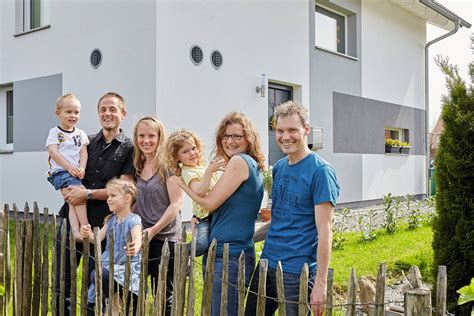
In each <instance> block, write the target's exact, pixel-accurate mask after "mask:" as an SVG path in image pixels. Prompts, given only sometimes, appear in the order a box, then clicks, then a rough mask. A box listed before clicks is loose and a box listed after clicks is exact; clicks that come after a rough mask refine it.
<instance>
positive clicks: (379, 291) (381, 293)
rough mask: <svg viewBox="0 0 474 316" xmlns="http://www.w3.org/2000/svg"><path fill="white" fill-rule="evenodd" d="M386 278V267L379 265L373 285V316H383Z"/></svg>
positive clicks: (382, 264)
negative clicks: (375, 281) (375, 282)
mask: <svg viewBox="0 0 474 316" xmlns="http://www.w3.org/2000/svg"><path fill="white" fill-rule="evenodd" d="M386 278H387V265H386V264H385V263H381V264H380V266H379V272H378V274H377V284H376V285H375V316H384V315H385V304H384V303H385V280H386Z"/></svg>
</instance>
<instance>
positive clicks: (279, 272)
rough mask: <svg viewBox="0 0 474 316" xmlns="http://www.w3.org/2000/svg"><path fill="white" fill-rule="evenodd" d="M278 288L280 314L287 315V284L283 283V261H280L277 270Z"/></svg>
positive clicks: (281, 315)
mask: <svg viewBox="0 0 474 316" xmlns="http://www.w3.org/2000/svg"><path fill="white" fill-rule="evenodd" d="M276 290H277V297H278V315H279V316H286V304H285V286H284V283H283V267H282V266H281V261H278V264H277V270H276Z"/></svg>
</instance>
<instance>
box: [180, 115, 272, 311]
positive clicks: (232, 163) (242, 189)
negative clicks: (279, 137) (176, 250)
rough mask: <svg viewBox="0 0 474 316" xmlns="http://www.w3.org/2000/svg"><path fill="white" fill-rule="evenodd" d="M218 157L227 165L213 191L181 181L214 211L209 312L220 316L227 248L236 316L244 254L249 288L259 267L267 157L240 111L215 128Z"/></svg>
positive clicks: (230, 305)
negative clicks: (256, 236) (256, 241)
mask: <svg viewBox="0 0 474 316" xmlns="http://www.w3.org/2000/svg"><path fill="white" fill-rule="evenodd" d="M214 156H215V157H214V158H218V157H222V158H224V159H225V160H226V161H227V167H226V170H225V171H224V173H223V174H222V176H221V177H220V179H219V181H218V182H217V183H216V185H215V186H214V188H213V189H212V190H211V191H210V192H209V193H208V195H206V196H205V197H199V196H197V195H196V194H194V193H193V192H192V191H191V190H189V188H188V187H187V186H186V185H184V183H183V182H182V181H180V186H181V188H182V189H183V190H184V191H185V192H186V193H187V194H188V195H189V196H190V197H191V198H192V199H193V200H194V201H196V202H197V203H199V204H200V205H201V206H202V207H204V208H206V209H208V210H210V212H212V222H211V233H210V239H211V240H212V239H214V238H215V239H216V240H217V256H216V263H215V272H214V276H215V277H214V278H213V280H214V283H213V293H212V305H211V314H212V315H219V308H220V300H221V279H220V278H221V276H222V268H223V263H222V252H223V248H224V244H225V243H228V244H229V283H230V284H229V287H228V301H227V313H228V315H237V308H238V303H237V302H238V299H237V298H238V296H237V294H238V293H237V287H236V286H237V276H238V269H237V267H238V259H239V256H240V253H241V252H242V251H243V252H244V253H245V265H246V269H245V271H246V284H247V285H248V283H249V281H250V274H251V272H252V271H253V267H254V266H255V251H254V245H253V240H252V237H253V233H254V228H255V220H256V218H257V214H258V211H259V209H260V205H261V203H262V198H263V181H262V176H261V174H260V171H261V170H263V169H264V166H265V157H264V155H263V153H262V150H261V148H260V138H259V136H258V133H257V130H256V129H255V127H254V126H253V124H252V122H251V121H250V120H249V119H248V118H247V116H245V115H244V114H242V113H239V112H232V113H229V114H228V115H226V116H225V117H224V119H223V120H222V121H221V123H220V124H219V126H218V127H217V130H216V142H215V147H214Z"/></svg>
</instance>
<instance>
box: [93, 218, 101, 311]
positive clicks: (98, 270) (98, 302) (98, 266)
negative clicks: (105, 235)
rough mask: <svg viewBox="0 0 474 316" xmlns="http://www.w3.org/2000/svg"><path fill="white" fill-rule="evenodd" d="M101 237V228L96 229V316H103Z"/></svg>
mask: <svg viewBox="0 0 474 316" xmlns="http://www.w3.org/2000/svg"><path fill="white" fill-rule="evenodd" d="M101 242H102V241H101V240H100V236H99V227H94V255H95V275H94V277H95V310H96V315H102V247H101Z"/></svg>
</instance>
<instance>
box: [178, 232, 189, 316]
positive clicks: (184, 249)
mask: <svg viewBox="0 0 474 316" xmlns="http://www.w3.org/2000/svg"><path fill="white" fill-rule="evenodd" d="M183 231H186V229H185V228H183ZM180 244H181V245H180V251H181V260H180V262H181V265H180V267H179V273H180V275H181V279H180V285H179V290H180V292H179V295H180V299H179V305H178V314H179V315H180V316H182V315H184V303H185V300H186V270H187V269H188V245H187V244H186V239H184V241H181V242H180Z"/></svg>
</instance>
